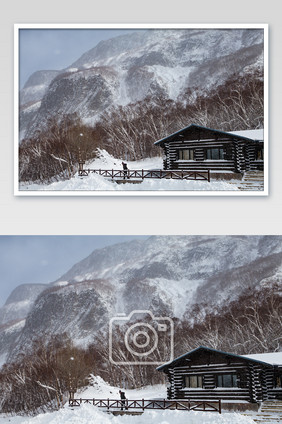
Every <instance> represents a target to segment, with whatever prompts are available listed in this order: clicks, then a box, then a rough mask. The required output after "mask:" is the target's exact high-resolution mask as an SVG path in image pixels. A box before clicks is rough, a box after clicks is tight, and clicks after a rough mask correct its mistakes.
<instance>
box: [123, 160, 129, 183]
mask: <svg viewBox="0 0 282 424" xmlns="http://www.w3.org/2000/svg"><path fill="white" fill-rule="evenodd" d="M122 166H123V179H124V180H125V179H126V177H127V173H128V168H127V163H125V162H122Z"/></svg>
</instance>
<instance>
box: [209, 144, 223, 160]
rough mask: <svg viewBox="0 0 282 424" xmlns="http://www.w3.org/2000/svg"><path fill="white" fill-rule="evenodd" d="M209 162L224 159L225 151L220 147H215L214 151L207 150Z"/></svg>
mask: <svg viewBox="0 0 282 424" xmlns="http://www.w3.org/2000/svg"><path fill="white" fill-rule="evenodd" d="M206 159H207V160H222V159H224V149H223V148H220V147H214V148H212V149H206Z"/></svg>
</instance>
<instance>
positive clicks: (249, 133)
mask: <svg viewBox="0 0 282 424" xmlns="http://www.w3.org/2000/svg"><path fill="white" fill-rule="evenodd" d="M229 134H234V135H239V136H240V137H246V138H250V139H252V140H259V141H263V129H261V130H245V131H229Z"/></svg>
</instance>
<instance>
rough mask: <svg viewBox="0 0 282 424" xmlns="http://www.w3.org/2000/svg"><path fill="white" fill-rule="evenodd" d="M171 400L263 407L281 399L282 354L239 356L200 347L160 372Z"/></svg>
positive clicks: (160, 369)
mask: <svg viewBox="0 0 282 424" xmlns="http://www.w3.org/2000/svg"><path fill="white" fill-rule="evenodd" d="M157 370H158V371H162V372H164V373H165V374H166V376H167V379H168V389H167V396H168V399H189V400H209V401H212V400H218V399H221V400H222V401H225V402H229V403H231V404H232V402H233V403H234V402H238V403H240V402H241V403H242V402H243V403H257V404H258V403H260V402H262V401H265V400H281V399H282V352H275V353H262V354H257V355H236V354H232V353H227V352H222V351H220V350H215V349H211V348H208V347H204V346H200V347H198V348H197V349H194V350H192V351H190V352H188V353H185V354H184V355H182V356H179V357H178V358H176V359H174V360H173V361H171V362H168V363H166V364H164V365H161V366H160V367H158V368H157Z"/></svg>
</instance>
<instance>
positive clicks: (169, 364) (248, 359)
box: [157, 346, 274, 371]
mask: <svg viewBox="0 0 282 424" xmlns="http://www.w3.org/2000/svg"><path fill="white" fill-rule="evenodd" d="M200 349H204V350H206V351H210V352H216V353H221V354H223V355H228V356H232V357H234V358H240V359H243V360H245V361H249V362H254V363H259V364H263V365H266V366H268V367H273V366H274V365H273V364H269V363H268V362H263V361H258V360H257V359H251V358H246V357H245V356H242V355H237V354H235V353H229V352H224V351H222V350H216V349H212V348H210V347H205V346H199V347H197V348H196V349H193V350H191V351H190V352H187V353H185V354H184V355H181V356H179V357H178V358H176V359H174V360H173V361H170V362H167V363H165V364H163V365H160V366H159V367H157V370H158V371H163V370H165V369H167V368H169V367H171V365H173V364H176V363H177V362H178V361H180V360H181V359H184V358H186V357H187V356H190V355H191V354H192V353H194V352H196V351H197V350H200Z"/></svg>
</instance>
